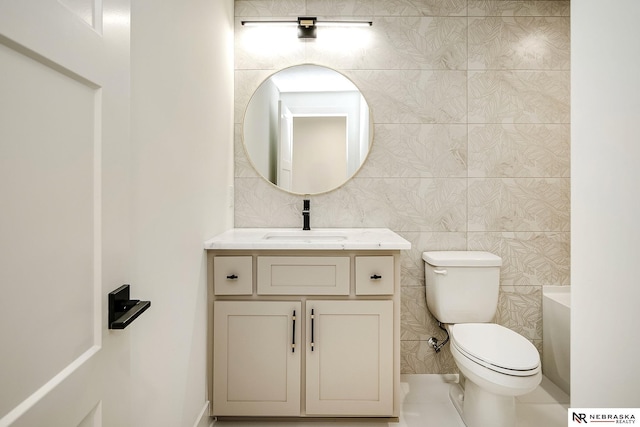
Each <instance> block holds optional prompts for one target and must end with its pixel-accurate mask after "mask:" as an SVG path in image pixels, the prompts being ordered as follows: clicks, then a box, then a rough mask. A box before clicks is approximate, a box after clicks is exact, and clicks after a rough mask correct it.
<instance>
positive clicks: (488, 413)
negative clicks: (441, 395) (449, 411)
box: [449, 378, 516, 427]
mask: <svg viewBox="0 0 640 427" xmlns="http://www.w3.org/2000/svg"><path fill="white" fill-rule="evenodd" d="M449 398H450V399H451V402H452V403H453V406H454V407H455V408H456V410H457V411H458V413H459V414H460V418H462V421H463V422H464V424H465V425H466V426H467V427H487V426H491V427H515V426H516V400H515V398H514V397H513V396H499V395H497V394H493V393H490V392H488V391H486V390H483V389H481V388H480V387H478V386H477V385H476V384H474V383H473V382H471V381H469V379H468V378H467V380H466V381H465V384H464V390H463V389H462V387H461V386H460V384H452V385H451V388H450V389H449Z"/></svg>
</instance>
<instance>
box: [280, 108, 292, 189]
mask: <svg viewBox="0 0 640 427" xmlns="http://www.w3.org/2000/svg"><path fill="white" fill-rule="evenodd" d="M278 110H279V111H278V120H279V123H278V129H279V132H280V133H279V137H278V176H277V183H278V187H280V188H282V189H283V190H291V185H292V174H293V170H292V169H293V113H292V112H291V110H289V108H288V107H287V106H286V105H284V104H283V103H282V101H278Z"/></svg>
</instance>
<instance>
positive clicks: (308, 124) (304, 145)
mask: <svg viewBox="0 0 640 427" xmlns="http://www.w3.org/2000/svg"><path fill="white" fill-rule="evenodd" d="M372 136H373V133H372V131H371V123H370V119H369V106H368V105H367V102H366V101H365V99H364V97H363V96H362V94H361V93H360V91H359V90H358V88H357V87H356V86H355V85H354V84H353V83H352V82H351V80H349V79H347V78H346V77H345V76H343V75H342V74H340V73H338V72H337V71H334V70H331V69H329V68H325V67H321V66H317V65H298V66H294V67H290V68H287V69H284V70H282V71H279V72H277V73H276V74H274V75H272V76H271V77H269V78H268V79H267V80H265V81H264V82H263V83H262V84H261V85H260V87H258V89H257V90H256V92H255V93H254V94H253V97H252V98H251V101H250V102H249V105H248V107H247V111H246V113H245V117H244V144H245V148H246V151H247V154H248V156H249V159H250V161H251V163H252V164H253V166H254V167H255V169H256V170H257V171H258V173H259V174H260V175H262V176H263V177H264V178H265V179H267V180H268V181H270V182H271V183H273V184H274V185H277V186H278V187H280V188H281V189H283V190H287V191H290V192H292V193H298V194H317V193H323V192H326V191H329V190H333V189H335V188H337V187H340V186H341V185H342V184H344V183H345V182H346V181H347V180H348V179H349V178H351V177H352V176H353V175H354V174H355V173H356V172H357V171H358V169H359V168H360V166H362V163H363V162H364V160H365V158H366V157H367V154H368V153H369V148H370V145H371V140H372Z"/></svg>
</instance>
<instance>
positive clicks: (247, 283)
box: [213, 256, 253, 295]
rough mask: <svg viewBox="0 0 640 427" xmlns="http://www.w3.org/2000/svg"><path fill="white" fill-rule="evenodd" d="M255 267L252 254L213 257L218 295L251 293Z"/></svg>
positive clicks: (215, 291)
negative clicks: (253, 266)
mask: <svg viewBox="0 0 640 427" xmlns="http://www.w3.org/2000/svg"><path fill="white" fill-rule="evenodd" d="M252 283H253V268H252V260H251V257H250V256H217V257H215V258H214V259H213V289H214V293H215V294H216V295H251V294H252V293H253V288H252Z"/></svg>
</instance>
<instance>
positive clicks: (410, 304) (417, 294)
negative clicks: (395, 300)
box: [400, 286, 442, 341]
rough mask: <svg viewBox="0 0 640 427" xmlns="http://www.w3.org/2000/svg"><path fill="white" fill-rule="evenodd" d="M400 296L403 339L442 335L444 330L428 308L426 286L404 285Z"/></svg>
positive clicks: (414, 339) (419, 338)
mask: <svg viewBox="0 0 640 427" xmlns="http://www.w3.org/2000/svg"><path fill="white" fill-rule="evenodd" d="M400 297H401V298H400V300H401V301H400V317H401V320H400V322H401V329H400V339H401V340H409V341H420V340H422V341H426V340H428V339H429V337H432V336H434V335H437V336H440V334H441V333H442V331H440V329H439V328H438V324H437V321H436V320H435V319H434V318H433V316H432V315H431V314H430V313H429V310H428V309H427V302H426V299H425V288H424V286H420V287H404V288H402V291H401V295H400Z"/></svg>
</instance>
